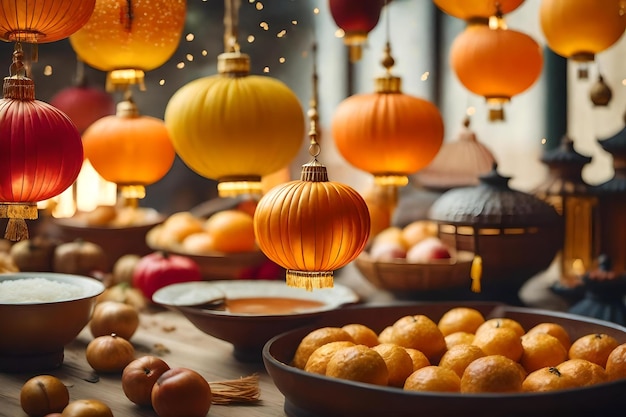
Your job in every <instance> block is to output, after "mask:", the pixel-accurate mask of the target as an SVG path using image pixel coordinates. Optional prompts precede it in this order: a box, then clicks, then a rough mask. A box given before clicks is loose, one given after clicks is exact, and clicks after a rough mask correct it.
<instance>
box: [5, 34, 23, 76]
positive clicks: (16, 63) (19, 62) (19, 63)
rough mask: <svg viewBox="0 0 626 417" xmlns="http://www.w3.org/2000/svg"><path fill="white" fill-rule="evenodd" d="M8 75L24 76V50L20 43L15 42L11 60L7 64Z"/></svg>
mask: <svg viewBox="0 0 626 417" xmlns="http://www.w3.org/2000/svg"><path fill="white" fill-rule="evenodd" d="M9 75H10V76H11V77H18V78H21V77H26V65H24V51H23V50H22V43H21V42H15V48H14V50H13V62H12V63H11V65H10V66H9Z"/></svg>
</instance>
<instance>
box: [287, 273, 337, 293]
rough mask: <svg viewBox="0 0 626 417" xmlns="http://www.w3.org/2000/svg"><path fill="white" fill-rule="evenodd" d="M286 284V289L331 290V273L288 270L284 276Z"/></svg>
mask: <svg viewBox="0 0 626 417" xmlns="http://www.w3.org/2000/svg"><path fill="white" fill-rule="evenodd" d="M286 282H287V286H288V287H295V288H304V289H305V290H307V291H313V290H314V289H322V288H333V286H334V282H333V272H332V271H311V272H306V271H292V270H288V271H287V274H286Z"/></svg>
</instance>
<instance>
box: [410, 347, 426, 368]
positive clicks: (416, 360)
mask: <svg viewBox="0 0 626 417" xmlns="http://www.w3.org/2000/svg"><path fill="white" fill-rule="evenodd" d="M404 350H406V352H407V353H408V354H409V356H410V357H411V361H412V362H413V372H415V371H417V370H418V369H420V368H423V367H425V366H428V365H430V361H429V360H428V358H427V357H426V355H424V353H423V352H422V351H420V350H417V349H412V348H404Z"/></svg>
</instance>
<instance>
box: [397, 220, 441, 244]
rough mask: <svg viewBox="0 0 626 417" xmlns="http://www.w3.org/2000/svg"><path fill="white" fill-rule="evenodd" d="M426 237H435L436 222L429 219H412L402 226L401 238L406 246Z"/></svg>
mask: <svg viewBox="0 0 626 417" xmlns="http://www.w3.org/2000/svg"><path fill="white" fill-rule="evenodd" d="M427 237H437V223H435V222H433V221H430V220H414V221H412V222H411V223H409V224H407V225H406V226H404V227H403V228H402V240H403V241H404V245H405V246H406V247H407V248H410V247H411V246H413V245H415V244H417V243H419V242H421V241H422V240H424V239H426V238H427Z"/></svg>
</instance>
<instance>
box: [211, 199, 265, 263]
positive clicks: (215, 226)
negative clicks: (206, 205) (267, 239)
mask: <svg viewBox="0 0 626 417" xmlns="http://www.w3.org/2000/svg"><path fill="white" fill-rule="evenodd" d="M204 228H205V230H206V231H207V233H209V234H210V235H211V236H212V237H213V246H214V248H215V249H214V250H216V251H218V252H226V253H230V252H249V251H253V250H255V249H256V236H255V234H254V222H253V217H252V216H251V215H249V214H248V213H246V212H244V211H242V210H237V209H230V210H222V211H218V212H217V213H214V214H213V215H211V216H210V217H209V218H208V219H207V220H206V221H205V222H204Z"/></svg>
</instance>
